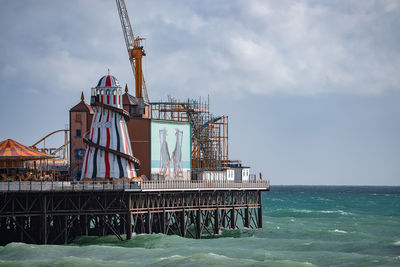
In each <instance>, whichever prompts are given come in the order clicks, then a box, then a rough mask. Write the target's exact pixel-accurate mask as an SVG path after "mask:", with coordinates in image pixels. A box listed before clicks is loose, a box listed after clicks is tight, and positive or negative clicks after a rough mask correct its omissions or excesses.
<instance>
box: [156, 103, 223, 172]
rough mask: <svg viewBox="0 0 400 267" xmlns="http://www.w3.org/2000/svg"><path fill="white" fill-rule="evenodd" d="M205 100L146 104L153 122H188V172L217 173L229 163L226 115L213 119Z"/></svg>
mask: <svg viewBox="0 0 400 267" xmlns="http://www.w3.org/2000/svg"><path fill="white" fill-rule="evenodd" d="M209 107H210V104H209V99H208V100H207V101H202V100H201V98H199V99H188V100H187V101H184V102H182V101H177V100H175V99H171V98H170V99H169V100H168V101H166V102H152V103H150V109H149V110H150V112H149V116H150V118H151V119H153V120H166V121H177V122H189V123H190V124H191V135H192V151H191V154H192V173H196V172H199V171H201V170H204V169H207V170H219V169H221V168H223V167H225V166H227V165H228V163H229V145H228V116H214V115H213V114H211V113H210V111H209Z"/></svg>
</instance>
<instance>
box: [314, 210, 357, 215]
mask: <svg viewBox="0 0 400 267" xmlns="http://www.w3.org/2000/svg"><path fill="white" fill-rule="evenodd" d="M320 212H321V213H327V214H330V213H339V214H340V215H351V214H352V213H351V212H346V211H343V210H321V211H320Z"/></svg>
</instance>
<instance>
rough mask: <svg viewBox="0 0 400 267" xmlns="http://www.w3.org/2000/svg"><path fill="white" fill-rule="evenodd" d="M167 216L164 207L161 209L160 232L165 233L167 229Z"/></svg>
mask: <svg viewBox="0 0 400 267" xmlns="http://www.w3.org/2000/svg"><path fill="white" fill-rule="evenodd" d="M166 223H167V217H166V213H165V209H163V212H162V213H161V233H163V234H166V231H167V225H166Z"/></svg>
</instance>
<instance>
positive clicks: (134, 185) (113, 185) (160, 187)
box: [0, 180, 269, 192]
mask: <svg viewBox="0 0 400 267" xmlns="http://www.w3.org/2000/svg"><path fill="white" fill-rule="evenodd" d="M213 189H215V190H231V189H236V190H244V189H261V190H268V189H269V181H252V182H233V181H182V180H171V181H157V182H153V181H146V182H129V181H114V182H98V181H95V182H89V181H86V182H69V181H64V182H0V192H15V191H121V190H127V191H176V190H213Z"/></svg>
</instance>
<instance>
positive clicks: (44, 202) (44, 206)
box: [40, 195, 47, 245]
mask: <svg viewBox="0 0 400 267" xmlns="http://www.w3.org/2000/svg"><path fill="white" fill-rule="evenodd" d="M40 219H41V222H40V223H41V225H42V231H41V238H40V239H41V243H42V244H45V245H46V244H47V199H46V195H43V196H42V216H41V218H40Z"/></svg>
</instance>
